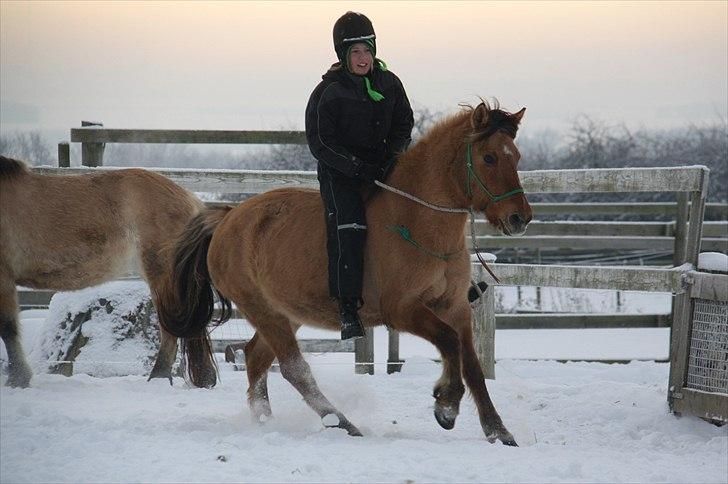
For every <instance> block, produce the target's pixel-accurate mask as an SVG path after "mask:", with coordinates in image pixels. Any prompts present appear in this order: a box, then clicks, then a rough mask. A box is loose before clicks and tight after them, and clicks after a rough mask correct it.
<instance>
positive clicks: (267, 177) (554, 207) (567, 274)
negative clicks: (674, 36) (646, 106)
mask: <svg viewBox="0 0 728 484" xmlns="http://www.w3.org/2000/svg"><path fill="white" fill-rule="evenodd" d="M71 141H73V142H80V143H82V164H83V165H84V167H79V168H63V169H62V171H59V169H55V168H43V167H41V168H37V169H36V170H37V171H38V172H40V173H46V174H54V173H85V172H90V171H97V170H113V169H114V168H87V167H92V166H100V165H102V164H103V150H104V145H105V143H231V144H250V143H256V144H305V136H304V135H303V133H301V132H295V131H286V132H280V131H252V132H251V131H247V132H241V131H197V130H195V131H190V130H117V129H104V128H101V127H98V126H88V127H83V128H77V129H72V130H71ZM68 153H69V150H68V148H67V144H65V145H64V144H62V145H59V166H66V167H67V166H69V165H70V160H69V159H68ZM154 171H157V172H159V173H161V174H163V175H165V176H167V177H169V178H170V179H172V180H173V181H175V182H177V183H178V184H180V185H182V186H184V187H186V188H187V189H189V190H192V191H194V192H213V193H260V192H263V191H266V190H268V189H271V188H278V187H281V186H306V187H316V186H317V180H316V175H315V173H312V172H302V171H256V170H205V171H200V170H198V169H163V168H159V169H154ZM520 178H521V182H522V185H523V187H524V189H525V191H526V193H622V192H673V193H675V194H676V203H674V204H665V203H637V204H603V203H602V204H593V203H592V204H558V203H550V204H534V212H535V216H536V217H537V216H538V215H539V214H546V213H549V214H553V213H562V210H565V209H568V210H571V211H572V212H579V211H584V212H585V213H624V211H625V210H632V211H633V213H639V214H644V213H660V214H665V213H667V214H674V215H675V222H674V223H669V224H662V225H660V224H644V223H639V224H629V223H624V222H622V223H619V224H617V223H611V224H610V223H588V222H579V223H569V222H561V223H559V224H551V223H538V222H532V225H531V226H530V227H529V236H527V237H522V238H520V239H521V240H518V238H503V237H501V236H497V235H493V233H492V231H491V230H490V229H489V228H487V226H486V225H485V224H484V223H480V224H478V236H479V238H480V239H481V243H482V245H484V246H486V247H489V246H503V245H505V244H508V243H513V244H524V243H525V242H526V241H528V240H529V239H530V242H529V243H531V244H533V245H534V246H536V247H546V246H549V244H562V245H563V244H564V243H567V244H569V245H570V246H572V247H574V246H584V247H624V248H635V246H636V247H638V248H639V247H644V246H648V247H651V248H654V247H656V246H657V247H661V248H664V249H666V250H670V249H672V251H673V253H674V262H675V265H680V264H681V263H683V262H689V263H692V264H695V263H696V262H697V256H698V253H699V251H700V248H701V243H702V244H705V245H706V247H707V246H710V248H711V249H715V250H720V251H726V247H727V245H726V241H725V237H724V236H723V235H725V234H724V232H723V229H724V228H725V223H717V224H713V225H705V227H704V224H703V216H704V213H705V211H706V203H705V198H706V189H707V179H708V170H707V169H706V168H705V167H702V166H691V167H669V168H624V169H588V170H587V169H585V170H535V171H524V172H521V173H520ZM710 210H711V211H713V212H715V213H717V216H718V217H719V218H720V219H722V220H724V219H725V218H726V217H725V213H726V211H727V210H726V207H725V205H718V206H712V207H710ZM704 230H705V235H706V236H708V237H703V231H704ZM562 231H566V232H567V233H570V236H569V237H560V236H559V235H556V234H561V233H563V232H562ZM590 231H591V232H590ZM588 233H596V234H598V235H585V234H588ZM712 235H717V236H716V237H712ZM559 239H560V240H561V241H560V242H559V241H558V240H559ZM712 239H715V240H712ZM474 270H475V271H477V277H478V278H479V279H483V280H488V277H486V276H484V275H483V274H482V270H481V268H477V267H476V268H474ZM494 270H495V271H496V273H498V274H499V276H500V277H501V279H502V280H504V281H507V284H508V285H531V286H554V287H571V288H590V289H616V290H632V291H637V290H638V291H659V292H672V293H677V294H680V293H682V292H683V282H682V280H681V274H682V271H681V270H679V269H678V270H672V269H648V268H625V267H622V268H609V267H583V266H558V265H519V264H508V265H504V264H494ZM475 315H476V317H475V318H474V319H475V323H474V324H475V330H476V332H477V333H478V337H477V341H478V347H479V355H480V357H481V361H482V362H483V364H484V368H485V370H486V374H487V375H488V376H489V377H491V378H492V377H494V352H493V343H494V331H495V313H494V297H493V289H492V288H491V289H489V290H488V291H486V297H485V298H484V301H483V302H482V303H481V304H480V305H479V306H478V307H477V308H476V311H475ZM574 324H577V323H574ZM390 343H391V345H390V355H389V361H392V362H396V361H399V357H398V354H397V351H396V346H397V345H396V334H395V335H390ZM366 344H367V345H369V346H371V338H368V341H367V342H366ZM393 348H394V349H393ZM370 356H373V355H370ZM367 361H368V362H371V361H373V358H369V359H368V360H367ZM365 371H366V372H370V371H373V368H369V367H367V368H365Z"/></svg>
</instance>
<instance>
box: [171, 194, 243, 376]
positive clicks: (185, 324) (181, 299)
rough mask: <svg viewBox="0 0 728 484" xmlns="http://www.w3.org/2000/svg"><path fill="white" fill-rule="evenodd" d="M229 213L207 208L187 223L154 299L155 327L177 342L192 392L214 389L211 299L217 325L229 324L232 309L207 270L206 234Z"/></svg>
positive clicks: (215, 367)
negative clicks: (166, 281)
mask: <svg viewBox="0 0 728 484" xmlns="http://www.w3.org/2000/svg"><path fill="white" fill-rule="evenodd" d="M230 209H231V208H230V207H223V208H209V209H206V210H203V211H202V212H200V213H199V214H198V215H196V216H195V217H194V218H193V219H191V220H190V221H189V222H188V223H187V226H186V227H185V229H184V231H183V232H182V233H181V234H180V236H179V238H178V239H177V241H176V243H175V246H174V249H173V250H174V255H173V262H172V263H173V266H172V271H173V274H172V277H171V279H170V283H169V284H168V285H167V287H166V288H165V289H164V290H163V294H158V301H159V307H158V308H157V310H158V313H159V323H160V324H161V326H162V327H163V328H164V329H165V330H166V331H167V332H168V333H170V334H172V335H174V336H177V337H179V338H181V339H182V352H183V354H184V356H185V359H186V366H187V375H188V376H189V379H190V381H191V382H192V384H193V385H195V386H197V387H213V386H215V383H217V364H216V362H215V359H214V356H213V352H212V344H211V342H210V336H209V334H208V330H207V326H208V324H210V322H211V321H212V317H213V313H214V310H215V297H214V295H215V294H217V299H218V301H219V302H220V306H221V311H220V316H219V317H218V318H217V319H216V320H215V321H214V322H213V324H214V325H220V324H222V323H224V322H225V321H227V320H228V319H230V316H231V315H232V304H231V303H230V300H229V299H227V298H226V297H225V296H223V295H222V294H221V293H220V292H219V291H218V290H217V288H215V287H214V286H213V285H212V281H211V280H210V273H209V271H208V268H207V251H208V249H209V247H210V240H211V239H212V234H213V233H214V232H215V229H216V228H217V226H218V225H219V224H220V222H222V219H223V218H225V215H227V213H228V212H229V211H230Z"/></svg>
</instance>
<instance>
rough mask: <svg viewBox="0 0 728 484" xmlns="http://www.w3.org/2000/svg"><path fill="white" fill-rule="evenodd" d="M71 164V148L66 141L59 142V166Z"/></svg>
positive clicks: (63, 166) (66, 166) (65, 166)
mask: <svg viewBox="0 0 728 484" xmlns="http://www.w3.org/2000/svg"><path fill="white" fill-rule="evenodd" d="M70 166H71V150H70V147H69V145H68V143H67V142H66V141H61V142H60V143H58V168H68V167H70Z"/></svg>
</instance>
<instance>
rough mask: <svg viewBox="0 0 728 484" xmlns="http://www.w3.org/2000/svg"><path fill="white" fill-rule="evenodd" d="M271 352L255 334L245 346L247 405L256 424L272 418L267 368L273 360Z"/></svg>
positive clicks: (273, 355)
mask: <svg viewBox="0 0 728 484" xmlns="http://www.w3.org/2000/svg"><path fill="white" fill-rule="evenodd" d="M275 357H276V356H275V354H274V353H273V350H271V349H270V347H269V346H268V345H267V344H266V342H265V341H263V339H262V338H261V337H260V335H259V334H258V333H257V332H256V333H255V334H254V335H253V339H251V340H250V341H249V342H248V344H246V345H245V370H246V371H247V373H248V405H249V406H250V412H251V415H252V417H253V420H255V421H256V422H258V423H264V422H266V421H267V420H268V419H270V418H271V417H272V416H273V412H272V411H271V408H270V399H269V397H268V368H270V365H271V363H273V360H274V359H275Z"/></svg>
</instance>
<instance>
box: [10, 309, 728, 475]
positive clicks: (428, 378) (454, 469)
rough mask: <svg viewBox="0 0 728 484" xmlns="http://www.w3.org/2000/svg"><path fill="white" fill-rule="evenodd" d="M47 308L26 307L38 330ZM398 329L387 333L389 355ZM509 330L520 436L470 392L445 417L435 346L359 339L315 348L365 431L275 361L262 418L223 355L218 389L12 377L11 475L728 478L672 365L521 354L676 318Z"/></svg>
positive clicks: (597, 343)
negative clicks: (334, 421) (436, 411)
mask: <svg viewBox="0 0 728 484" xmlns="http://www.w3.org/2000/svg"><path fill="white" fill-rule="evenodd" d="M42 317H43V312H26V313H23V319H24V321H23V324H24V329H25V330H26V331H25V335H24V338H25V340H26V341H28V340H29V339H32V338H33V337H34V334H33V332H34V327H37V324H35V325H34V322H35V323H37V322H38V321H39V320H40V319H41V318H42ZM330 336H332V337H335V335H334V334H333V333H332V334H330ZM385 339H386V338H385V333H384V332H383V331H378V332H377V333H376V345H375V351H376V355H377V356H376V360H377V361H383V360H384V359H386V351H385V350H384V346H383V342H384V340H385ZM496 345H497V346H496V355H497V357H498V358H499V361H498V364H497V365H496V375H497V380H495V381H491V382H489V383H488V385H489V390H490V392H491V395H492V397H493V400H494V402H495V405H496V407H497V408H498V409H499V411H500V413H501V416H502V417H503V420H504V422H505V423H506V425H507V426H508V428H509V429H510V430H511V431H512V432H513V434H514V435H515V437H516V439H517V440H518V442H519V444H520V445H521V447H519V448H510V447H505V446H502V445H491V444H488V443H487V442H486V441H485V439H484V438H483V436H482V432H481V430H480V426H479V424H478V419H477V416H476V412H475V408H474V405H473V404H472V402H471V400H470V399H469V397H468V396H467V394H466V397H465V398H464V400H463V405H462V408H461V415H460V417H459V419H458V421H457V424H456V426H455V429H454V430H451V431H446V430H443V429H441V428H440V427H439V426H438V425H437V423H436V421H435V419H434V417H433V415H432V404H433V399H432V397H431V396H430V393H431V388H432V385H433V383H434V381H435V380H436V379H437V377H438V376H439V374H440V369H439V365H438V364H437V363H434V362H433V361H432V360H431V357H432V356H434V355H435V352H434V349H432V347H431V346H429V345H428V344H427V343H424V342H422V343H420V342H418V340H416V339H415V338H411V337H409V336H403V338H402V341H401V356H402V357H404V358H405V359H406V360H407V361H406V363H405V365H404V367H403V371H402V373H399V374H393V375H387V374H386V373H385V372H384V371H383V370H384V366H383V365H382V364H380V365H377V373H376V374H375V375H374V376H369V375H355V374H354V372H353V370H352V368H353V356H352V355H351V354H327V355H317V354H311V355H307V359H308V361H309V362H310V363H311V365H312V368H313V371H314V374H315V375H316V377H317V379H318V381H319V385H320V386H321V388H322V390H323V391H324V393H325V394H326V395H328V396H329V398H330V399H331V400H332V401H333V402H334V403H335V404H336V405H337V406H338V407H339V409H340V410H342V411H343V412H344V413H345V414H346V415H347V416H348V417H349V418H350V419H351V420H352V422H354V423H355V424H356V425H357V426H358V427H359V428H360V429H361V430H362V431H363V432H364V433H365V436H364V437H363V438H353V437H348V436H347V435H346V434H345V433H344V432H343V431H340V430H331V429H323V428H322V426H321V424H320V421H319V419H318V417H317V416H316V415H314V413H313V412H312V411H311V410H310V409H309V408H308V407H307V406H306V405H305V404H304V403H303V402H302V400H301V397H300V396H299V395H298V394H297V393H296V392H295V391H294V390H293V388H292V387H291V386H290V385H289V384H288V383H287V382H286V381H285V380H283V379H282V377H281V375H280V374H279V373H275V372H271V373H270V375H269V389H270V396H271V404H272V407H273V412H274V415H275V418H274V419H273V420H271V421H270V422H268V423H267V424H266V425H265V426H258V425H257V424H253V423H252V422H251V421H250V418H249V414H248V410H247V405H246V403H245V391H246V388H247V382H246V379H245V374H244V373H243V372H235V371H233V370H232V368H231V367H230V366H228V365H226V364H224V363H222V364H221V370H222V381H221V382H220V383H219V384H218V386H217V387H216V388H214V389H212V390H204V389H195V388H190V387H188V386H187V385H186V384H185V383H184V381H183V380H181V379H176V380H175V381H174V385H173V386H170V385H169V384H168V383H167V382H164V381H153V382H149V383H148V382H146V381H145V378H143V377H138V376H129V377H111V378H103V379H100V378H92V377H89V376H85V375H74V376H73V377H70V378H66V377H62V376H58V375H44V374H40V375H36V376H35V377H34V379H33V381H32V384H31V388H28V389H23V390H20V389H11V388H6V387H1V388H0V482H2V483H13V482H140V481H144V482H150V481H152V482H159V481H165V482H489V481H490V482H492V481H495V482H503V481H511V482H512V481H516V482H524V481H525V482H564V481H569V482H728V427H723V428H718V427H715V426H713V425H710V424H708V423H706V422H703V421H702V420H699V419H697V418H694V417H689V416H685V417H682V418H676V417H675V416H673V415H671V414H670V413H669V412H668V408H667V403H666V390H667V379H668V371H669V365H667V364H665V363H654V362H633V363H630V364H627V365H606V364H601V363H565V364H562V363H557V362H554V361H524V360H513V359H508V358H529V357H530V358H543V357H557V358H567V357H569V355H571V356H575V355H576V356H578V355H582V356H583V355H592V356H595V355H596V356H602V357H606V356H612V357H614V356H615V355H625V354H631V355H632V356H630V357H634V358H640V357H644V358H651V357H664V356H665V355H666V351H667V350H666V348H667V346H666V345H667V332H666V330H665V329H663V328H655V329H641V330H636V329H633V330H624V329H621V330H573V331H572V330H550V331H548V330H544V331H534V330H526V331H498V332H497V335H496ZM29 346H30V344H29V343H28V344H27V345H26V347H29ZM539 351H541V353H539ZM549 352H550V353H551V354H547V353H549ZM651 353H654V354H651ZM4 378H5V377H4V376H3V377H2V379H3V380H4ZM0 383H2V382H0Z"/></svg>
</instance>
